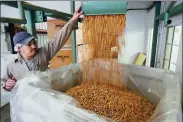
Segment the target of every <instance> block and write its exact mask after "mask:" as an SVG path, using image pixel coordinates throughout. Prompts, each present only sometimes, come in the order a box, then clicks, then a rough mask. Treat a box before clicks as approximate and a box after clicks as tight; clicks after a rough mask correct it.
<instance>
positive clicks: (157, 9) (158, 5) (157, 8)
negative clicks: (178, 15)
mask: <svg viewBox="0 0 183 122" xmlns="http://www.w3.org/2000/svg"><path fill="white" fill-rule="evenodd" d="M160 10H161V2H160V1H157V2H156V4H155V17H156V16H159V15H160ZM158 27H159V20H156V19H154V30H153V42H152V50H151V52H152V53H151V63H150V66H151V67H154V66H155V65H154V64H155V58H156V47H157V40H158V39H157V38H158Z"/></svg>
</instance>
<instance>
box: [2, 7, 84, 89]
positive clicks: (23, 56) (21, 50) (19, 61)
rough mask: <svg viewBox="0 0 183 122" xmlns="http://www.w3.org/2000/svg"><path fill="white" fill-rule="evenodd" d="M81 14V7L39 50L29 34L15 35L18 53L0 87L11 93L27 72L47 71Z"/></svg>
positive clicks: (14, 39) (7, 69)
mask: <svg viewBox="0 0 183 122" xmlns="http://www.w3.org/2000/svg"><path fill="white" fill-rule="evenodd" d="M82 13H83V12H82V11H81V7H79V8H78V9H77V10H76V11H75V13H74V15H73V17H72V18H71V19H70V20H69V21H68V22H67V24H66V25H64V27H63V28H62V29H61V30H59V31H58V32H57V34H56V35H55V36H54V37H53V39H52V40H51V41H49V42H48V43H47V44H46V45H44V46H43V47H40V48H37V40H36V38H35V37H34V36H32V35H31V34H30V33H28V32H19V33H16V34H15V36H14V37H13V43H14V45H15V46H14V50H15V51H16V52H18V53H17V58H16V59H15V60H13V62H11V63H10V64H9V65H8V66H7V68H6V71H5V75H4V76H2V78H1V80H2V81H3V84H2V85H1V86H2V87H3V88H4V89H6V90H9V91H11V89H12V88H13V87H14V86H15V84H16V81H17V80H19V79H21V78H23V77H24V76H25V75H26V74H27V73H28V72H32V71H33V72H34V71H45V70H46V69H48V65H49V61H50V60H51V59H52V58H53V57H54V56H55V55H56V53H57V52H58V51H59V50H60V49H61V48H62V47H63V45H64V44H65V43H66V40H68V38H69V36H70V35H71V32H72V30H73V27H74V25H75V23H76V22H77V20H78V18H79V17H80V15H82Z"/></svg>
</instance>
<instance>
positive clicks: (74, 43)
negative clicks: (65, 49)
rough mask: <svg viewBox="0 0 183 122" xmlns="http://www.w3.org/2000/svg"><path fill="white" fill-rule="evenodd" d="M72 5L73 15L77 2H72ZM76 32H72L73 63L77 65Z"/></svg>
mask: <svg viewBox="0 0 183 122" xmlns="http://www.w3.org/2000/svg"><path fill="white" fill-rule="evenodd" d="M70 5H71V14H74V12H75V1H70ZM76 52H77V51H76V31H75V30H73V31H72V62H73V63H77V55H76Z"/></svg>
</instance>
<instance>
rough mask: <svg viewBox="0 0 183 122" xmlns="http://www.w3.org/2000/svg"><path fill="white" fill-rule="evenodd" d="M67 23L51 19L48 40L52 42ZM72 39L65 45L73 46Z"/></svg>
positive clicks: (48, 22)
mask: <svg viewBox="0 0 183 122" xmlns="http://www.w3.org/2000/svg"><path fill="white" fill-rule="evenodd" d="M66 23H67V21H63V20H58V19H51V20H48V21H47V24H48V30H47V31H48V39H49V40H51V39H52V38H53V37H54V36H55V34H56V33H57V32H58V31H59V30H60V29H61V28H62V27H63V26H64V25H65V24H66ZM71 44H72V38H71V36H70V37H69V39H68V40H67V42H66V43H65V45H71Z"/></svg>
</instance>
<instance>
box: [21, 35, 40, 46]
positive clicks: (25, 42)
mask: <svg viewBox="0 0 183 122" xmlns="http://www.w3.org/2000/svg"><path fill="white" fill-rule="evenodd" d="M33 39H35V40H36V41H37V39H36V37H34V36H31V37H29V38H27V39H25V40H24V41H23V43H22V44H24V45H25V44H28V43H29V42H30V41H31V40H33Z"/></svg>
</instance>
